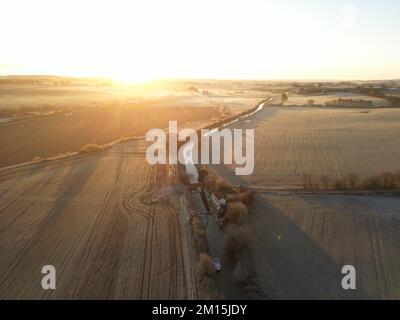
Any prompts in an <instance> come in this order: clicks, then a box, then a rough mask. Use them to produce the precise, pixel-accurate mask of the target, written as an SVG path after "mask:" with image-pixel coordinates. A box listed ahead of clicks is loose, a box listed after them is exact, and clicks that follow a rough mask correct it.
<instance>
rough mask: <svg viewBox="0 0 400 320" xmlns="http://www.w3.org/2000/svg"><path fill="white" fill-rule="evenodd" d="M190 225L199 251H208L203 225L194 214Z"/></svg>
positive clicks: (191, 216)
mask: <svg viewBox="0 0 400 320" xmlns="http://www.w3.org/2000/svg"><path fill="white" fill-rule="evenodd" d="M190 223H191V225H192V230H193V239H194V242H195V243H196V246H197V250H198V251H199V252H203V251H205V249H206V232H205V230H204V227H203V224H202V223H201V221H200V219H199V218H198V217H197V215H196V214H195V213H194V212H191V214H190Z"/></svg>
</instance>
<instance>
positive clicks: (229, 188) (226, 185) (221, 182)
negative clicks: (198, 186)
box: [216, 178, 236, 194]
mask: <svg viewBox="0 0 400 320" xmlns="http://www.w3.org/2000/svg"><path fill="white" fill-rule="evenodd" d="M216 186H217V188H218V190H219V191H222V192H226V193H230V194H234V193H236V192H235V188H234V187H233V185H232V184H231V183H230V182H229V181H228V180H226V179H224V178H220V179H218V180H217V182H216Z"/></svg>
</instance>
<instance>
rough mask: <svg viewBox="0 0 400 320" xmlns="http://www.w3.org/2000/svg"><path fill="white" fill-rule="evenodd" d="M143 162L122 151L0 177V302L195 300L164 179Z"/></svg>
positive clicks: (135, 144) (186, 250) (136, 153)
mask: <svg viewBox="0 0 400 320" xmlns="http://www.w3.org/2000/svg"><path fill="white" fill-rule="evenodd" d="M144 152H145V149H144V147H143V146H142V142H140V141H131V142H127V143H124V144H119V145H117V146H114V147H113V148H111V149H107V150H103V151H100V152H97V153H92V154H87V155H80V156H75V157H70V158H65V159H62V160H58V161H52V162H47V163H37V164H34V165H31V166H25V167H21V168H19V169H16V170H14V171H13V172H9V173H7V174H3V175H1V176H0V226H1V229H0V261H1V263H0V296H1V298H2V299H5V298H11V299H14V298H22V299H41V298H50V299H63V298H67V299H69V298H75V299H92V298H100V299H117V298H121V299H148V298H151V299H190V298H195V297H196V296H197V293H196V292H197V290H196V281H195V273H194V270H193V267H192V264H191V259H190V247H189V245H188V243H187V242H186V238H185V237H184V229H183V222H182V221H181V214H180V211H179V210H180V208H179V195H178V194H177V193H175V192H174V190H173V188H172V187H171V185H172V181H171V180H172V179H173V177H174V172H173V171H171V170H173V169H171V168H170V167H168V166H150V165H148V164H147V162H146V159H145V155H144ZM44 265H53V266H54V267H55V268H56V271H57V273H56V275H57V283H56V284H57V287H56V290H48V291H45V290H43V289H42V287H41V279H42V277H43V275H42V274H41V269H42V267H43V266H44Z"/></svg>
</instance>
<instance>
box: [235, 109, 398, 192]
mask: <svg viewBox="0 0 400 320" xmlns="http://www.w3.org/2000/svg"><path fill="white" fill-rule="evenodd" d="M235 127H242V128H255V148H254V149H255V169H254V173H253V174H252V175H250V176H248V177H245V179H246V180H247V181H248V182H249V183H250V184H251V185H252V186H255V187H274V188H275V187H282V188H286V187H298V186H302V179H303V177H304V175H310V176H311V177H313V178H314V179H316V180H317V181H318V179H319V178H320V177H321V176H327V177H328V179H329V181H330V183H333V182H334V180H335V179H337V178H342V177H346V176H348V175H350V174H354V175H357V176H358V177H359V178H368V177H371V176H374V175H378V174H381V173H383V172H392V173H396V172H398V171H400V109H368V110H360V109H343V108H342V109H328V108H306V107H299V108H290V107H288V108H286V107H266V108H264V110H262V111H261V112H259V113H258V114H257V115H256V116H255V117H254V118H252V120H251V121H250V122H241V123H239V124H235Z"/></svg>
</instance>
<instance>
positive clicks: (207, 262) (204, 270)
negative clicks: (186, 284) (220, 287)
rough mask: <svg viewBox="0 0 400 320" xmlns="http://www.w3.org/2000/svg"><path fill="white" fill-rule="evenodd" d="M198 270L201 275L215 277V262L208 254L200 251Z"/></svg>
mask: <svg viewBox="0 0 400 320" xmlns="http://www.w3.org/2000/svg"><path fill="white" fill-rule="evenodd" d="M197 272H198V274H199V275H200V276H201V277H213V276H214V275H215V268H214V262H213V260H212V259H211V257H210V256H209V255H208V254H206V253H200V255H199V261H198V262H197Z"/></svg>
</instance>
